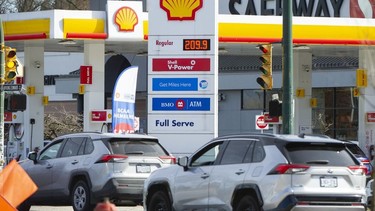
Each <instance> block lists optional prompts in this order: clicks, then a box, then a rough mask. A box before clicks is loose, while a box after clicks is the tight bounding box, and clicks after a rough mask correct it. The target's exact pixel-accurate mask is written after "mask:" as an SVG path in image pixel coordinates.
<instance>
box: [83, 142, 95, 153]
mask: <svg viewBox="0 0 375 211" xmlns="http://www.w3.org/2000/svg"><path fill="white" fill-rule="evenodd" d="M92 151H94V144H93V143H92V140H91V138H87V139H86V144H85V153H84V154H85V155H87V154H90V153H91V152H92Z"/></svg>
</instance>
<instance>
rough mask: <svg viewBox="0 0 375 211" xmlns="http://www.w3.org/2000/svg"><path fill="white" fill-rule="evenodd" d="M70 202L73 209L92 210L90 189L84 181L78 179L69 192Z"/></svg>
mask: <svg viewBox="0 0 375 211" xmlns="http://www.w3.org/2000/svg"><path fill="white" fill-rule="evenodd" d="M70 198H71V203H72V207H73V210H74V211H92V210H93V209H94V205H92V204H91V199H90V189H89V187H88V185H87V183H86V182H85V181H82V180H79V181H78V182H77V183H76V184H75V185H74V187H73V189H72V191H71V192H70Z"/></svg>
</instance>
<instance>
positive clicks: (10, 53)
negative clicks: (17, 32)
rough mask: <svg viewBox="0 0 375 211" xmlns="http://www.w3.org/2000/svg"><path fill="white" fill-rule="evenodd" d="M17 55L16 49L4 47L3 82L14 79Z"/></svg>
mask: <svg viewBox="0 0 375 211" xmlns="http://www.w3.org/2000/svg"><path fill="white" fill-rule="evenodd" d="M17 66H18V63H17V57H16V49H14V48H10V47H5V73H4V78H3V81H4V82H11V81H13V80H15V79H16V76H17Z"/></svg>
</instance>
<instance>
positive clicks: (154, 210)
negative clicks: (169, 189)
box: [147, 191, 172, 211]
mask: <svg viewBox="0 0 375 211" xmlns="http://www.w3.org/2000/svg"><path fill="white" fill-rule="evenodd" d="M147 211H172V206H171V202H170V200H169V198H168V196H167V194H166V193H165V192H164V191H157V192H155V193H154V194H153V195H152V196H151V200H150V204H149V206H147Z"/></svg>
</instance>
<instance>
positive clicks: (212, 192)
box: [143, 134, 366, 211]
mask: <svg viewBox="0 0 375 211" xmlns="http://www.w3.org/2000/svg"><path fill="white" fill-rule="evenodd" d="M365 173H366V168H365V167H364V166H361V165H360V163H359V161H358V160H357V159H356V157H355V156H354V155H353V154H352V153H351V152H350V151H349V150H348V149H347V147H346V145H345V143H344V142H342V141H339V140H335V139H330V138H326V137H319V136H312V135H310V136H308V135H303V134H302V135H300V136H296V135H273V134H243V135H242V134H239V135H228V136H222V137H219V138H216V139H214V140H212V141H210V142H209V143H207V144H206V145H205V146H203V147H202V148H201V149H200V150H198V151H197V152H196V153H194V154H193V155H191V156H190V157H181V158H179V159H178V165H175V166H170V167H167V168H162V169H158V170H156V171H154V172H153V173H152V174H151V175H150V177H149V178H148V179H147V180H146V181H145V183H144V191H143V194H144V195H143V203H144V204H143V205H144V208H145V210H149V211H155V210H158V211H171V210H228V211H229V210H234V211H244V210H256V211H258V210H259V211H260V210H293V211H299V210H301V211H302V210H325V211H331V210H338V209H340V210H365V208H366V191H365V185H366V174H365Z"/></svg>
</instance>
